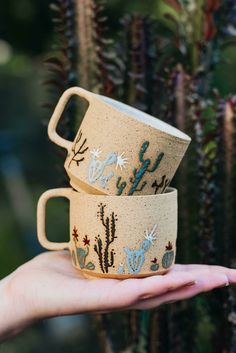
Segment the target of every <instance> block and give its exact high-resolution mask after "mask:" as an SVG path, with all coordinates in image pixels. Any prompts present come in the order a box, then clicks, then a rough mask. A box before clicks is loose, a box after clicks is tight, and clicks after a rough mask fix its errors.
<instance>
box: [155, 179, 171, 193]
mask: <svg viewBox="0 0 236 353" xmlns="http://www.w3.org/2000/svg"><path fill="white" fill-rule="evenodd" d="M169 182H170V181H169V179H167V177H166V175H163V176H162V178H161V181H160V183H159V184H158V182H157V180H155V181H154V182H153V183H152V188H155V190H154V194H157V193H158V190H159V189H161V192H160V194H162V193H163V191H164V190H165V188H166V187H167V186H168V184H169Z"/></svg>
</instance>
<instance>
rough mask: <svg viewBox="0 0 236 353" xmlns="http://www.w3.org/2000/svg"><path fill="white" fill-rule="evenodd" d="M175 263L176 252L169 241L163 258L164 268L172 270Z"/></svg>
mask: <svg viewBox="0 0 236 353" xmlns="http://www.w3.org/2000/svg"><path fill="white" fill-rule="evenodd" d="M173 261H174V250H173V246H172V244H171V242H170V241H169V242H168V244H167V245H166V252H165V254H164V255H163V257H162V267H163V268H165V269H167V268H170V267H171V265H172V263H173Z"/></svg>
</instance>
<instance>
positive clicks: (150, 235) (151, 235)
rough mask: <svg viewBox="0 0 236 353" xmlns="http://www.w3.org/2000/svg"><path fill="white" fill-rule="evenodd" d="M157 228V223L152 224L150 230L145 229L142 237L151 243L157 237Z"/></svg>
mask: <svg viewBox="0 0 236 353" xmlns="http://www.w3.org/2000/svg"><path fill="white" fill-rule="evenodd" d="M156 229H157V224H154V226H153V228H152V230H151V232H150V233H149V232H148V230H147V229H146V230H145V236H144V238H145V239H147V240H148V241H150V243H151V244H152V245H153V241H154V240H156V239H157V237H156V234H155V231H156Z"/></svg>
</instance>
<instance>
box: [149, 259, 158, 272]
mask: <svg viewBox="0 0 236 353" xmlns="http://www.w3.org/2000/svg"><path fill="white" fill-rule="evenodd" d="M151 262H152V264H151V266H150V270H151V271H157V270H159V267H160V266H159V264H158V263H157V258H156V257H154V259H153V260H152V261H151Z"/></svg>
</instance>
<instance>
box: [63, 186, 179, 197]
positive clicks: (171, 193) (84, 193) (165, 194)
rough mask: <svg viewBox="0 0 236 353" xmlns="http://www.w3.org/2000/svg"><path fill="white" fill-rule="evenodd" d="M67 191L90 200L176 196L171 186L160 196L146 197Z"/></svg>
mask: <svg viewBox="0 0 236 353" xmlns="http://www.w3.org/2000/svg"><path fill="white" fill-rule="evenodd" d="M67 189H71V192H72V193H76V194H78V195H77V196H79V195H80V196H85V197H86V198H91V199H99V198H103V199H104V197H105V198H109V199H117V198H118V199H121V200H124V199H125V200H126V199H131V200H132V199H136V200H137V199H141V198H143V199H152V198H153V199H154V198H155V199H156V198H164V197H165V198H168V197H172V196H174V195H177V193H178V190H177V189H176V188H173V187H171V186H169V187H167V188H166V189H165V191H164V192H163V193H162V194H147V195H132V196H131V195H119V196H117V195H107V194H88V193H86V192H80V191H78V190H75V189H74V188H73V187H69V188H67Z"/></svg>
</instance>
